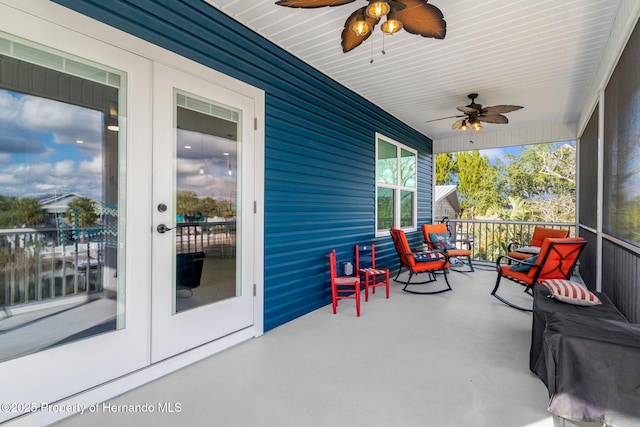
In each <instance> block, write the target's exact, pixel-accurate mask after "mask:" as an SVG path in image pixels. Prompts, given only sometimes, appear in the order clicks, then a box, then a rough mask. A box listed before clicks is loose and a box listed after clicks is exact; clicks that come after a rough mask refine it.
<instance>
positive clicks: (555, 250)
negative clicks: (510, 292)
mask: <svg viewBox="0 0 640 427" xmlns="http://www.w3.org/2000/svg"><path fill="white" fill-rule="evenodd" d="M586 244H587V242H586V240H584V239H583V238H582V237H574V238H569V239H557V238H556V239H549V238H547V239H544V241H543V243H542V247H541V248H540V253H539V254H538V255H534V257H535V258H528V259H527V260H519V259H514V258H512V259H511V261H513V262H514V264H513V265H506V264H502V262H504V261H505V260H506V259H508V258H509V257H508V256H506V255H502V256H500V257H498V259H497V260H496V271H497V272H498V279H497V280H496V285H495V287H494V288H493V291H491V295H493V296H494V297H496V298H497V299H498V300H500V301H501V302H503V303H505V304H507V305H508V306H509V307H513V308H517V309H518V310H522V311H533V310H532V309H530V308H525V307H522V306H519V305H516V304H513V303H512V302H510V301H508V300H507V299H505V298H504V297H501V296H500V295H498V288H499V287H500V281H501V279H502V278H505V279H509V280H511V281H513V282H515V283H518V284H520V285H523V286H524V287H525V289H524V291H525V292H526V293H527V294H529V295H530V296H533V286H534V285H536V284H538V283H541V282H542V281H543V280H547V279H566V280H568V279H569V278H570V277H571V274H572V273H573V269H574V268H575V266H576V263H577V262H578V257H579V256H580V253H582V250H583V249H584V247H585V246H586Z"/></svg>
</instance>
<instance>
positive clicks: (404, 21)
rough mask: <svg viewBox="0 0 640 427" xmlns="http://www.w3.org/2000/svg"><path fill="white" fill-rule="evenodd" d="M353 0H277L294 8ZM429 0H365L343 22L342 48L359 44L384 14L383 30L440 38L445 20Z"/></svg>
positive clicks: (391, 32)
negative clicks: (363, 4) (366, 3)
mask: <svg viewBox="0 0 640 427" xmlns="http://www.w3.org/2000/svg"><path fill="white" fill-rule="evenodd" d="M354 1H355V0H279V1H277V2H276V4H277V5H279V6H286V7H296V8H308V9H313V8H318V7H325V6H341V5H343V4H348V3H353V2H354ZM427 1H428V0H386V1H380V0H368V3H369V4H368V5H367V6H364V7H361V8H360V9H358V10H356V11H355V12H353V13H352V14H351V15H350V16H349V18H347V20H346V22H345V23H344V29H343V30H342V51H343V52H345V53H346V52H349V51H350V50H352V49H354V48H356V47H358V46H360V44H362V42H363V41H365V40H366V39H368V38H369V36H370V35H371V33H372V32H373V29H374V28H375V26H376V25H377V24H378V22H380V19H381V18H382V17H383V16H386V17H387V19H386V21H385V22H384V23H383V24H382V26H381V29H382V31H383V32H384V33H385V34H389V35H391V34H394V33H396V32H398V31H400V30H401V29H403V28H404V30H405V31H407V32H409V33H411V34H417V35H420V36H422V37H432V38H436V39H443V38H444V36H445V34H446V32H447V23H446V22H445V20H444V15H442V12H441V11H440V9H438V8H437V7H435V6H432V5H430V4H427Z"/></svg>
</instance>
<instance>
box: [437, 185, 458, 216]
mask: <svg viewBox="0 0 640 427" xmlns="http://www.w3.org/2000/svg"><path fill="white" fill-rule="evenodd" d="M434 199H435V203H436V204H437V203H438V202H439V201H441V200H444V199H447V200H448V201H449V203H450V204H451V207H453V209H455V211H456V212H460V201H459V200H458V187H457V186H456V185H436V189H435V197H434Z"/></svg>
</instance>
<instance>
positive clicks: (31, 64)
mask: <svg viewBox="0 0 640 427" xmlns="http://www.w3.org/2000/svg"><path fill="white" fill-rule="evenodd" d="M42 17H46V18H42ZM0 39H1V40H0V50H1V49H4V50H2V51H1V52H0V53H2V55H3V56H4V57H6V58H2V60H3V61H9V62H8V63H9V64H10V65H11V67H17V66H20V67H24V69H29V70H31V72H30V73H24V75H21V76H19V77H20V78H15V79H14V80H15V81H10V80H7V77H6V76H9V77H11V74H10V73H9V74H7V75H3V76H1V77H2V78H1V79H0V99H2V100H3V102H4V103H3V105H4V106H6V108H5V110H6V111H5V112H7V113H14V112H15V113H16V115H15V117H20V118H22V119H15V120H13V121H7V120H4V121H3V120H0V131H2V132H0V133H1V134H2V135H14V136H15V135H17V136H20V135H23V136H24V135H27V136H28V138H26V139H24V141H23V142H22V145H20V144H17V145H16V147H22V150H23V151H15V150H14V151H15V153H14V154H12V157H11V158H9V160H7V161H5V162H4V163H3V164H2V167H3V168H4V169H6V168H13V169H14V170H15V169H16V168H18V167H20V166H21V165H22V169H27V166H28V167H30V168H31V169H30V170H32V171H33V173H31V174H30V175H29V176H28V177H27V178H28V179H24V180H23V182H22V183H21V185H23V187H20V188H19V190H20V191H17V189H16V188H14V187H16V185H17V184H15V183H12V184H11V185H4V186H3V185H2V184H0V195H3V196H11V195H12V194H10V192H11V191H13V192H14V193H15V194H16V197H20V198H28V199H35V198H36V195H37V194H36V193H35V192H33V191H30V188H31V187H34V188H35V187H40V188H53V189H54V190H55V193H56V194H58V193H61V192H62V190H64V192H65V193H66V192H68V193H69V194H71V197H76V196H82V197H81V199H82V200H84V201H87V200H89V201H90V202H91V206H92V208H91V209H85V211H89V212H93V213H95V212H99V215H97V216H91V215H90V216H89V217H90V218H92V219H91V221H88V222H87V224H84V225H83V224H80V223H79V220H78V219H77V218H79V216H78V217H75V216H73V215H72V214H70V213H69V212H68V211H66V212H58V214H56V215H57V216H55V217H54V218H55V220H56V222H55V223H53V222H52V223H51V224H48V225H46V226H43V225H39V224H35V225H34V226H33V230H32V229H31V228H32V227H28V228H24V229H20V230H19V231H15V230H13V228H12V229H10V230H0V233H3V236H4V237H3V239H4V240H3V241H4V242H8V243H7V244H5V245H4V246H2V245H0V246H1V247H0V250H1V251H4V252H2V253H0V255H1V256H2V257H4V258H2V259H3V260H4V259H7V258H6V256H5V253H9V255H11V257H12V258H11V259H12V260H17V261H15V262H14V261H12V264H11V266H17V267H20V268H21V269H18V268H17V267H16V268H13V267H12V268H13V270H15V271H18V272H19V274H18V273H10V274H9V273H5V274H4V275H3V278H4V282H3V281H2V280H0V289H1V297H2V298H0V375H1V376H2V384H3V385H5V386H4V387H0V402H14V403H16V405H15V406H11V407H8V410H3V411H0V423H2V422H3V421H6V420H10V419H12V418H14V417H16V416H18V415H20V414H22V413H25V412H30V411H33V410H36V409H37V407H38V403H50V402H56V401H61V400H65V399H66V401H68V402H85V400H84V399H85V395H91V397H89V399H98V400H100V399H106V398H109V397H112V396H113V395H114V394H113V393H118V392H122V391H126V390H127V389H129V388H131V387H135V386H137V385H139V384H141V382H144V381H147V380H148V379H149V378H151V377H153V376H154V375H162V374H164V373H167V372H169V371H170V370H172V369H177V368H178V367H181V366H184V364H187V363H190V362H192V361H194V360H197V359H198V358H201V357H206V356H208V355H210V354H212V353H214V352H215V351H219V350H221V349H224V348H225V346H228V345H233V344H236V343H238V342H241V341H242V340H245V339H249V338H250V337H252V336H258V335H260V334H261V333H262V322H263V320H262V309H263V307H262V274H263V273H262V272H263V269H264V265H263V234H264V231H263V215H262V213H261V212H262V202H263V199H264V189H263V186H262V182H263V178H264V172H263V171H264V151H263V150H264V147H263V144H264V130H263V128H262V127H261V126H262V125H260V126H257V125H256V123H258V122H260V123H261V122H262V121H263V118H264V92H262V91H261V90H259V89H257V88H254V87H251V86H249V85H247V84H244V83H242V82H239V81H237V80H235V79H232V78H230V77H228V76H224V75H222V74H220V73H217V72H215V71H214V70H211V69H209V68H207V67H205V66H202V65H200V64H196V63H194V62H192V61H189V60H187V59H185V58H183V57H180V56H178V55H176V54H174V53H172V52H169V51H166V50H164V49H161V48H159V47H157V46H154V45H152V44H150V43H147V42H144V41H142V40H140V39H137V38H135V37H132V36H129V35H126V34H124V33H122V32H119V31H116V30H114V29H112V28H109V27H107V26H106V25H102V24H99V23H96V22H95V21H93V20H91V19H89V18H86V17H82V16H78V15H77V14H76V13H75V12H71V11H69V10H67V9H65V8H63V7H61V6H59V5H57V4H55V3H53V2H22V1H19V0H0ZM69 40H73V43H69ZM7 58H8V59H7ZM161 63H162V64H172V65H174V66H175V68H172V67H169V66H167V65H161ZM180 70H188V72H187V71H180ZM45 75H46V76H48V80H47V81H51V82H54V81H57V82H61V83H60V84H64V83H65V82H67V86H68V87H78V88H80V87H81V88H83V89H84V92H81V91H78V92H76V91H73V90H70V91H68V92H69V95H68V97H67V98H64V96H62V95H61V93H62V94H63V93H64V91H60V90H58V89H59V88H57V87H54V86H52V85H49V84H48V85H41V86H42V88H41V93H40V92H38V91H36V90H34V89H33V87H36V86H37V85H33V84H31V82H30V81H29V78H36V77H38V76H45ZM29 76H31V77H29ZM150 81H153V84H151V85H150V84H149V82H150ZM68 82H71V83H73V84H69V83H68ZM21 85H22V86H21ZM23 86H24V87H23ZM32 86H33V87H32ZM54 92H55V93H54ZM79 93H82V94H83V96H82V97H78V96H76V95H77V94H79ZM87 94H91V95H90V96H89V95H87ZM5 101H6V102H5ZM8 101H10V102H8ZM29 103H30V104H29ZM28 104H29V105H39V106H41V108H31V109H26V108H25V109H24V111H26V112H28V113H29V114H30V115H27V114H17V113H18V112H20V111H22V110H20V108H22V107H23V106H26V105H28ZM44 107H46V108H44ZM63 113H67V114H63ZM7 117H11V114H9V115H7ZM27 119H29V120H27ZM64 119H67V120H64ZM36 124H37V125H38V126H37V127H34V126H36ZM29 126H31V127H29ZM81 131H82V132H81ZM36 136H37V137H36ZM14 139H15V138H14ZM9 140H10V141H12V139H11V138H10V139H9ZM15 140H16V141H18V139H15ZM35 142H38V144H41V145H42V149H41V150H34V149H33V147H34V146H35V145H33V144H35ZM34 153H36V154H34ZM37 153H41V154H42V155H41V156H38V155H37ZM45 166H46V167H45ZM4 169H3V170H2V171H0V173H5V172H4ZM37 171H40V172H41V173H39V174H38V176H36V175H35V173H36V172H37ZM54 172H55V173H54ZM62 173H64V176H62V175H61V174H62ZM55 180H57V181H56V182H53V181H55ZM52 183H53V184H56V185H53V186H52ZM45 184H46V185H45ZM52 191H53V190H52ZM31 193H33V194H31ZM54 195H55V194H54ZM74 218H76V219H74ZM161 225H164V227H165V228H162V227H160V226H161ZM0 228H2V227H0ZM167 229H168V230H167ZM161 231H162V232H161ZM7 236H8V237H7ZM7 266H9V263H6V262H5V265H3V267H4V268H5V269H7V271H9V270H8V267H7ZM23 272H24V273H23ZM6 277H10V278H11V280H6ZM256 293H257V297H255V296H254V295H255V294H256ZM218 338H220V339H218ZM207 343H210V344H209V345H203V344H207ZM196 348H197V349H196ZM190 349H196V350H195V351H192V352H190V353H189V354H188V355H180V356H179V357H177V358H174V359H173V360H172V361H171V362H169V363H164V364H163V363H158V364H156V365H155V367H153V366H152V365H153V364H154V363H156V362H159V361H162V360H164V359H167V358H169V357H171V356H174V355H179V354H180V353H183V352H185V351H187V350H190ZM182 356H184V357H182ZM145 368H151V369H149V371H150V372H149V371H148V373H144V372H143V371H144V369H145ZM140 373H141V375H139V376H137V375H138V374H140ZM103 386H104V387H103ZM28 402H34V405H32V406H31V405H29V404H27V403H28ZM18 403H20V406H18ZM44 412H45V411H41V415H43V416H44V417H45V418H46V417H47V416H48V417H50V418H47V419H49V421H54V420H55V419H56V418H55V417H56V415H55V414H53V413H51V412H49V413H44Z"/></svg>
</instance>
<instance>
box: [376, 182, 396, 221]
mask: <svg viewBox="0 0 640 427" xmlns="http://www.w3.org/2000/svg"><path fill="white" fill-rule="evenodd" d="M394 193H395V192H394V190H393V189H391V188H382V187H380V188H378V230H388V229H389V228H391V227H392V226H393V224H394V223H395V218H394V208H393V200H394V199H395V195H394Z"/></svg>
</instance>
